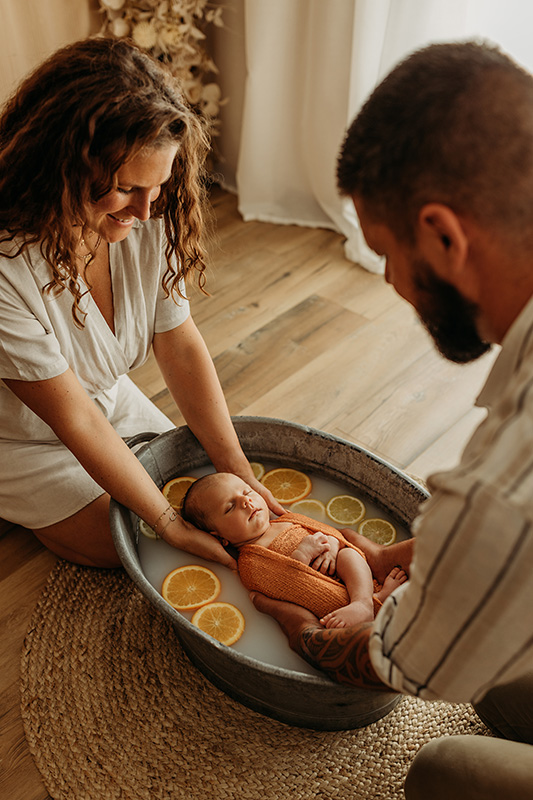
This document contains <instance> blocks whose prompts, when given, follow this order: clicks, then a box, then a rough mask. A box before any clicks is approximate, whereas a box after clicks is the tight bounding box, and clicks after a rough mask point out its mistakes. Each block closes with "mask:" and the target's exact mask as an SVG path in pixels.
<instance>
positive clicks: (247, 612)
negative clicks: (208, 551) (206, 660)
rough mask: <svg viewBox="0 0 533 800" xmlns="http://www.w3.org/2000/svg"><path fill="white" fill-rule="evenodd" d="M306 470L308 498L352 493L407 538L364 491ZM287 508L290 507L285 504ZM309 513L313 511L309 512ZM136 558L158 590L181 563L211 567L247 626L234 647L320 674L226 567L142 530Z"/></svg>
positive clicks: (325, 498)
mask: <svg viewBox="0 0 533 800" xmlns="http://www.w3.org/2000/svg"><path fill="white" fill-rule="evenodd" d="M263 464H264V467H265V469H266V470H269V469H274V468H275V467H278V466H284V465H281V464H274V463H269V462H263ZM208 472H213V468H212V467H211V466H206V467H203V468H201V469H197V470H192V471H191V472H190V473H188V474H189V475H192V476H194V477H200V476H201V475H206V474H207V473H208ZM307 474H308V475H309V477H310V478H311V480H312V483H313V488H312V490H311V494H310V495H309V497H310V498H311V497H313V498H315V499H317V500H321V501H322V502H323V503H324V504H327V502H328V500H330V498H332V497H334V496H335V495H338V494H353V495H355V496H357V497H359V499H360V500H362V501H363V503H364V504H365V508H366V513H365V517H366V518H370V517H381V518H382V519H387V520H389V522H391V523H392V524H393V525H394V527H395V528H396V532H397V537H396V540H397V541H398V540H400V539H405V538H407V536H408V534H407V531H406V530H405V529H404V528H402V527H401V526H400V525H399V524H398V522H396V520H394V519H393V518H392V517H391V516H390V515H389V514H387V513H386V512H385V511H384V510H383V509H381V508H380V507H379V506H377V505H375V504H374V503H371V502H370V501H369V500H368V498H367V497H366V496H365V495H363V494H361V493H358V492H355V491H354V490H353V489H352V488H351V487H349V486H346V485H343V484H340V483H337V482H333V481H330V480H328V479H326V478H323V477H321V476H319V475H317V474H315V473H314V472H311V471H310V470H307ZM287 508H290V507H289V506H287ZM308 516H312V515H311V514H309V515H308ZM320 521H322V522H327V523H328V524H329V525H332V526H333V527H335V528H343V527H348V526H346V525H336V524H335V523H334V522H332V521H331V520H330V519H329V518H322V519H321V520H320ZM139 559H140V562H141V567H142V570H143V572H144V574H145V576H146V578H147V580H148V581H149V582H150V583H151V584H152V586H153V587H154V588H155V589H156V590H157V591H158V592H160V591H161V585H162V583H163V579H164V578H165V576H166V575H168V573H169V572H171V571H172V570H173V569H175V568H176V567H181V566H183V565H185V564H202V565H203V566H206V567H208V568H209V569H211V570H213V572H215V573H216V574H217V575H218V577H219V578H220V582H221V585H222V589H221V592H220V595H219V597H218V598H217V600H219V601H223V602H227V603H233V604H234V605H235V606H237V607H238V608H239V609H240V610H241V611H242V613H243V614H244V617H245V621H246V628H245V631H244V633H243V635H242V636H241V638H240V639H239V641H238V642H236V643H235V644H234V645H232V647H233V649H234V650H237V651H239V652H241V653H243V654H245V655H247V656H251V657H252V658H255V659H256V660H258V661H261V662H263V663H264V664H271V665H273V666H277V667H284V668H285V669H291V670H295V671H297V672H305V673H308V674H311V675H316V674H320V673H317V671H316V670H314V669H313V668H312V667H311V666H310V665H309V664H307V662H306V661H304V660H303V659H302V658H300V656H298V655H296V653H294V652H293V651H292V650H291V649H290V647H289V646H288V644H287V640H286V638H285V636H284V634H283V633H282V631H281V629H280V628H279V626H278V624H277V623H276V622H275V621H274V620H273V619H271V618H270V617H268V616H266V615H265V614H261V613H260V612H259V611H257V609H256V608H255V607H254V605H253V603H252V602H251V600H250V598H249V596H248V591H247V590H246V589H245V588H244V587H243V586H242V585H241V583H240V581H239V578H238V576H237V575H236V574H235V573H233V572H232V571H231V570H229V569H228V568H227V567H223V566H222V565H221V564H215V563H214V562H212V561H205V560H204V559H202V558H199V557H198V556H192V555H191V554H190V553H185V552H184V551H182V550H176V549H175V548H173V547H170V545H168V544H166V542H163V541H162V540H160V539H158V540H155V539H148V538H147V537H146V536H144V535H143V534H139ZM176 613H182V614H183V616H184V617H186V618H187V619H188V620H190V619H191V617H192V613H193V612H176Z"/></svg>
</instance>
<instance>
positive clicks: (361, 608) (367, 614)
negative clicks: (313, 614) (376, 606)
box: [320, 602, 374, 628]
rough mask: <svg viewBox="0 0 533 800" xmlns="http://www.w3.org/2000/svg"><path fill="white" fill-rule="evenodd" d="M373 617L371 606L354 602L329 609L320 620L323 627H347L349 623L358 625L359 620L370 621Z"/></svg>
mask: <svg viewBox="0 0 533 800" xmlns="http://www.w3.org/2000/svg"><path fill="white" fill-rule="evenodd" d="M373 619H374V612H373V609H372V607H371V606H368V605H365V604H363V603H360V602H359V603H358V602H355V603H348V605H347V606H342V607H341V608H337V609H335V611H331V612H330V613H329V614H326V616H325V617H322V619H321V620H320V622H321V623H322V625H324V627H325V628H347V627H349V626H350V625H359V624H360V623H361V622H371V621H372V620H373Z"/></svg>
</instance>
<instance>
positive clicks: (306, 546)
mask: <svg viewBox="0 0 533 800" xmlns="http://www.w3.org/2000/svg"><path fill="white" fill-rule="evenodd" d="M327 550H329V543H328V537H327V536H326V535H325V534H323V533H320V532H317V533H310V534H309V536H306V537H305V538H304V539H302V541H301V542H300V544H299V545H298V547H297V548H296V550H293V551H292V553H291V558H295V559H296V560H297V561H301V562H302V564H306V565H307V566H309V564H311V562H312V561H314V560H315V558H317V557H318V556H321V555H322V553H325V552H326V551H327Z"/></svg>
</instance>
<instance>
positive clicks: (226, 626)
mask: <svg viewBox="0 0 533 800" xmlns="http://www.w3.org/2000/svg"><path fill="white" fill-rule="evenodd" d="M191 622H192V624H193V625H196V626H197V627H198V628H200V630H201V631H204V633H208V634H209V635H210V636H212V637H213V639H216V640H217V641H219V642H221V643H222V644H226V645H231V644H235V642H236V641H237V640H238V639H240V638H241V636H242V634H243V632H244V627H245V623H244V616H243V615H242V613H241V612H240V611H239V609H238V608H236V607H235V606H234V605H232V604H231V603H209V604H208V605H206V606H202V608H199V609H198V611H196V612H195V613H194V614H193V618H192V620H191Z"/></svg>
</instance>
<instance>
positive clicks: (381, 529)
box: [359, 519, 396, 545]
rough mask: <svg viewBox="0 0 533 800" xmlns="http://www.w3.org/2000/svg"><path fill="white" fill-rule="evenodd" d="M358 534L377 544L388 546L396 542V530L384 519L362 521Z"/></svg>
mask: <svg viewBox="0 0 533 800" xmlns="http://www.w3.org/2000/svg"><path fill="white" fill-rule="evenodd" d="M359 533H362V534H363V536H366V537H367V538H368V539H370V540H371V541H372V542H376V543H377V544H383V545H388V544H392V543H393V542H395V541H396V528H395V527H394V525H392V524H391V523H390V522H388V521H387V520H386V519H365V520H363V521H362V523H361V524H360V525H359Z"/></svg>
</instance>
